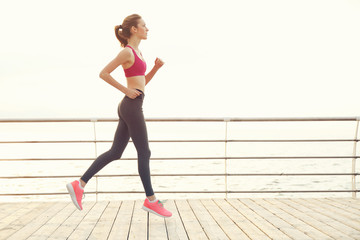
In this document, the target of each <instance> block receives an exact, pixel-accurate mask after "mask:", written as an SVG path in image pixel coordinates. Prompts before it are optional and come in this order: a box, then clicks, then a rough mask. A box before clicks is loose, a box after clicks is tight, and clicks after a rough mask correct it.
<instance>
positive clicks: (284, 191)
mask: <svg viewBox="0 0 360 240" xmlns="http://www.w3.org/2000/svg"><path fill="white" fill-rule="evenodd" d="M328 192H338V193H343V192H360V190H269V191H227V193H328ZM96 193H109V194H116V193H141V194H144V191H106V192H105V191H98V192H86V194H96ZM156 193H226V191H156ZM67 194H69V193H67V192H59V193H1V194H0V196H29V195H67Z"/></svg>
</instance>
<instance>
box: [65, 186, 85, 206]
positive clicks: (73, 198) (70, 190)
mask: <svg viewBox="0 0 360 240" xmlns="http://www.w3.org/2000/svg"><path fill="white" fill-rule="evenodd" d="M66 188H67V190H68V192H69V194H70V196H71V200H72V202H73V203H74V205H75V207H77V209H79V210H80V211H81V210H82V209H81V208H80V206H79V204H78V203H77V201H76V195H75V191H74V188H73V186H72V185H71V183H68V184H66Z"/></svg>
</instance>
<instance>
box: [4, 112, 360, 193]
mask: <svg viewBox="0 0 360 240" xmlns="http://www.w3.org/2000/svg"><path fill="white" fill-rule="evenodd" d="M117 121H118V119H113V118H101V119H100V118H99V119H0V124H2V123H24V124H26V123H34V122H36V123H43V122H70V123H72V122H92V123H93V130H94V139H93V140H76V141H70V140H64V141H35V140H33V141H0V144H19V143H26V144H29V143H94V149H95V158H96V157H97V144H98V143H108V142H112V141H108V140H97V137H96V123H97V122H117ZM146 121H147V122H223V123H224V124H225V132H224V139H218V140H150V141H149V142H157V143H162V142H173V143H176V142H178V143H183V142H197V143H198V142H203V143H214V142H216V143H223V144H224V156H221V157H214V156H207V157H166V158H154V157H152V158H151V160H224V173H220V174H181V173H179V174H152V176H156V177H161V176H218V177H224V187H225V189H224V190H223V191H156V192H157V193H224V194H225V196H226V197H228V194H229V193H309V192H312V193H313V192H317V193H323V192H351V193H352V197H356V193H357V192H359V191H360V190H359V189H357V186H356V180H357V178H356V176H357V175H359V174H360V173H359V172H356V161H357V159H358V158H359V156H357V155H356V153H357V142H358V141H359V139H358V132H359V121H360V118H359V117H337V118H151V119H146ZM278 121H281V122H291V121H302V122H303V121H312V122H313V121H350V122H354V123H355V124H356V127H355V129H356V130H355V133H354V138H353V139H282V140H278V139H273V140H271V139H270V140H268V139H267V140H261V139H256V140H240V139H228V123H229V122H278ZM234 142H265V143H270V142H353V154H352V155H351V156H275V157H274V156H258V157H257V156H255V157H250V156H236V157H230V156H228V147H229V146H228V143H234ZM95 158H12V159H9V158H0V161H8V162H13V161H30V160H31V161H62V160H76V161H81V160H94V159H95ZM336 158H341V159H352V168H351V172H350V173H228V168H227V160H235V159H336ZM121 159H122V160H137V158H123V157H122V158H121ZM133 176H138V174H117V175H102V174H96V175H95V176H94V177H95V178H96V190H95V191H93V192H87V193H88V194H96V198H97V195H98V194H100V193H143V191H99V189H98V178H103V177H133ZM231 176H351V190H346V189H345V190H344V189H343V190H342V189H338V190H271V191H266V190H264V191H232V190H229V189H228V177H231ZM71 177H80V176H69V175H66V176H64V175H58V176H55V175H52V176H0V179H30V178H40V179H41V178H71ZM62 194H67V193H66V192H57V193H54V192H52V193H1V194H0V196H24V195H62Z"/></svg>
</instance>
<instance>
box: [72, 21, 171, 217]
mask: <svg viewBox="0 0 360 240" xmlns="http://www.w3.org/2000/svg"><path fill="white" fill-rule="evenodd" d="M148 31H149V29H148V28H147V27H146V24H145V22H144V20H143V19H142V18H141V16H139V15H137V14H133V15H130V16H128V17H126V18H125V20H124V21H123V23H122V24H121V25H118V26H116V27H115V35H116V37H117V39H118V40H119V41H120V44H121V46H122V47H123V48H124V49H123V50H122V51H120V53H119V54H118V55H117V56H116V57H115V59H113V60H112V61H111V62H110V63H109V64H108V65H107V66H105V68H104V69H103V70H102V71H101V72H100V78H102V79H103V80H104V81H106V82H107V83H109V84H111V85H112V86H113V87H115V88H117V89H119V90H120V91H121V92H123V93H124V94H125V96H124V98H123V99H122V100H121V102H120V104H119V106H118V115H119V122H118V126H117V129H116V132H115V137H114V142H113V144H112V147H111V148H110V150H109V151H107V152H105V153H103V154H101V155H100V156H99V157H98V158H97V159H95V161H94V162H93V163H92V165H91V166H90V167H89V169H88V170H87V171H86V172H85V173H84V175H83V176H82V177H81V178H80V179H79V180H75V181H73V182H71V183H68V184H67V185H66V187H67V189H68V192H69V194H70V196H71V199H72V201H73V203H74V204H75V206H76V207H77V208H78V209H79V210H82V204H81V200H82V198H83V193H84V187H85V185H86V183H87V182H88V181H89V180H90V178H92V176H94V175H95V174H96V173H97V172H98V171H100V170H101V169H102V168H103V167H104V166H106V165H107V164H108V163H110V162H111V161H113V160H117V159H119V158H120V157H121V155H122V153H123V151H124V149H125V147H126V145H127V144H128V141H129V139H130V137H131V139H132V141H133V142H134V145H135V148H136V150H137V154H138V172H139V175H140V178H141V181H142V184H143V187H144V189H145V193H146V199H145V201H144V204H143V206H142V208H143V209H144V210H146V211H148V212H151V213H154V214H156V215H159V216H162V217H170V216H171V215H172V213H171V212H169V211H168V210H166V209H165V208H164V205H163V202H161V201H160V200H158V199H156V197H155V195H154V191H153V189H152V185H151V179H150V168H149V160H150V154H151V152H150V149H149V143H148V136H147V129H146V125H145V119H144V114H143V111H142V104H143V101H144V97H145V94H144V92H145V85H146V84H148V83H149V81H150V80H151V79H152V78H153V77H154V75H155V73H156V72H157V71H158V70H159V69H160V68H161V67H162V66H163V64H164V62H163V61H162V60H160V59H159V58H156V60H155V65H154V67H153V68H152V69H151V71H150V72H149V73H148V74H146V75H145V71H146V63H145V60H144V58H143V56H142V54H141V52H140V50H139V45H140V42H141V40H145V39H147V32H148ZM120 65H122V67H123V69H124V72H125V76H126V79H127V87H125V86H123V85H122V84H120V83H119V82H117V81H116V80H115V79H114V78H113V77H112V76H111V75H110V73H111V72H112V71H114V70H115V69H116V68H117V67H118V66H120Z"/></svg>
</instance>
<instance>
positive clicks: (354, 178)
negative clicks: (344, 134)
mask: <svg viewBox="0 0 360 240" xmlns="http://www.w3.org/2000/svg"><path fill="white" fill-rule="evenodd" d="M359 120H360V117H358V118H357V119H356V130H355V139H354V149H353V156H354V158H353V159H352V167H351V172H352V174H354V175H352V176H351V189H352V190H353V191H354V190H356V175H355V172H356V147H357V140H358V137H357V136H358V129H359ZM352 197H353V198H356V192H353V193H352Z"/></svg>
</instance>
